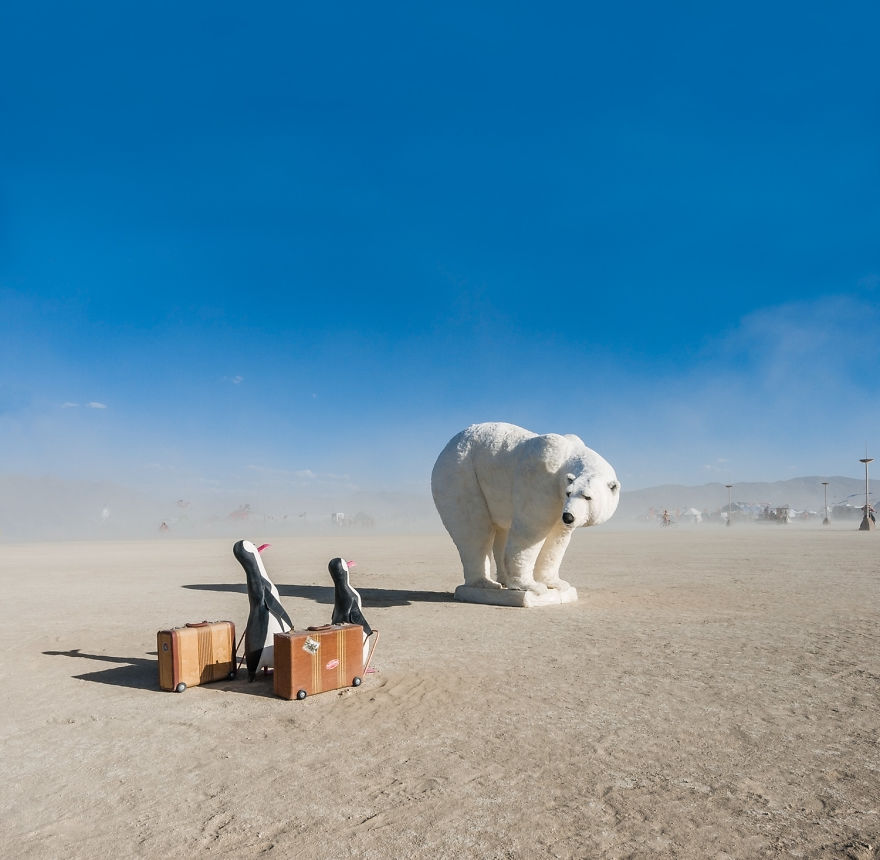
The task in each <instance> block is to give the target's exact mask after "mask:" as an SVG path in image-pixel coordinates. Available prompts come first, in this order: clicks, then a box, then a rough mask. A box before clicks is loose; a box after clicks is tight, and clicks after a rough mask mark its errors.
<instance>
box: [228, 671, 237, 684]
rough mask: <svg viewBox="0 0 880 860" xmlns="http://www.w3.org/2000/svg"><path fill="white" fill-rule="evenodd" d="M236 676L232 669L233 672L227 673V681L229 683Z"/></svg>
mask: <svg viewBox="0 0 880 860" xmlns="http://www.w3.org/2000/svg"><path fill="white" fill-rule="evenodd" d="M236 674H237V673H236V670H235V669H233V670H232V671H231V672H230V673H229V680H230V681H231V680H232V679H233V678H234V677H235V676H236Z"/></svg>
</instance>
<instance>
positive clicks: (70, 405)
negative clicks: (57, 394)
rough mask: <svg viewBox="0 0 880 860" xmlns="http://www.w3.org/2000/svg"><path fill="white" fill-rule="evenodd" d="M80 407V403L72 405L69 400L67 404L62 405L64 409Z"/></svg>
mask: <svg viewBox="0 0 880 860" xmlns="http://www.w3.org/2000/svg"><path fill="white" fill-rule="evenodd" d="M77 406H79V403H71V402H70V401H69V400H68V401H67V402H66V403H62V404H61V408H62V409H74V408H76V407H77Z"/></svg>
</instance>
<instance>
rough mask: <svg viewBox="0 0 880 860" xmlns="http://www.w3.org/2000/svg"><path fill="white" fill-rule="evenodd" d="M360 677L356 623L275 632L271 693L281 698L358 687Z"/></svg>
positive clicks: (360, 651)
mask: <svg viewBox="0 0 880 860" xmlns="http://www.w3.org/2000/svg"><path fill="white" fill-rule="evenodd" d="M363 676H364V628H363V627H361V625H360V624H325V625H324V626H323V627H309V628H308V630H290V631H288V632H287V633H276V634H275V673H274V685H275V695H276V696H281V698H282V699H304V698H305V697H306V696H310V695H312V694H313V693H325V692H327V691H329V690H338V689H340V688H341V687H359V686H360V684H361V681H362V679H363Z"/></svg>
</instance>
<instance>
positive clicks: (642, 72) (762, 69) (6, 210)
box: [0, 0, 880, 496]
mask: <svg viewBox="0 0 880 860" xmlns="http://www.w3.org/2000/svg"><path fill="white" fill-rule="evenodd" d="M3 18H4V23H3V26H2V28H0V33H2V35H0V70H2V76H3V81H4V85H3V87H2V88H0V127H2V129H3V132H2V135H0V311H2V318H0V319H2V322H0V325H2V339H0V360H2V361H0V473H19V474H33V475H44V474H51V475H58V476H61V477H69V478H83V477H87V478H95V477H99V478H102V479H109V480H115V481H118V482H120V483H124V484H130V485H132V486H143V487H150V488H153V489H154V490H158V491H161V492H163V493H165V492H167V493H169V494H170V495H173V496H177V495H178V494H186V493H187V492H194V491H196V490H197V488H199V487H228V488H254V489H255V490H258V489H259V487H260V486H263V485H269V484H271V485H272V486H274V487H276V488H282V489H283V488H284V487H285V486H287V485H290V486H291V487H293V486H294V485H295V486H297V487H299V488H308V487H310V486H311V487H314V488H315V490H316V491H318V490H320V488H321V487H324V488H326V487H333V486H338V487H345V488H353V487H362V488H366V487H371V488H379V489H410V490H419V491H421V490H424V489H425V488H426V487H427V485H428V480H429V475H430V469H431V466H432V464H433V461H434V459H435V457H436V455H437V453H438V452H439V451H440V449H441V448H442V446H443V445H444V444H445V442H446V441H447V439H449V438H450V437H451V436H452V435H453V434H454V433H456V432H457V431H458V430H460V429H461V428H462V427H464V426H466V425H467V424H470V423H472V422H477V421H485V420H506V421H511V422H513V423H517V424H521V425H523V426H526V427H528V428H530V429H533V430H536V431H539V432H562V433H567V432H574V433H578V434H579V435H581V436H582V437H583V439H584V440H585V441H586V442H587V444H588V445H590V446H591V447H594V448H596V449H597V450H598V451H600V452H601V453H602V454H604V455H605V456H606V457H607V458H608V459H609V460H610V461H611V462H612V463H613V464H614V465H615V466H616V468H617V470H618V472H619V474H620V476H621V478H622V481H623V484H624V488H625V489H626V488H627V487H629V488H637V487H645V486H650V485H653V484H659V483H665V482H677V483H693V484H699V483H705V482H707V481H712V480H722V479H723V480H725V481H727V480H732V481H734V482H735V481H737V480H740V481H745V480H776V479H780V478H786V477H792V476H796V475H823V474H824V475H835V474H843V475H853V476H856V477H857V476H859V475H860V474H862V472H861V465H860V464H859V463H858V462H857V461H858V458H859V457H860V456H863V453H864V448H865V445H866V444H867V445H868V447H869V450H870V451H871V452H874V453H877V455H878V456H880V432H878V430H880V421H878V418H880V401H878V381H877V380H878V367H880V365H878V360H880V241H878V239H880V194H878V191H880V181H878V180H880V99H878V96H880V85H878V82H880V74H878V64H877V46H876V34H877V32H880V12H878V7H877V6H876V5H875V4H872V3H867V2H865V3H841V4H836V5H835V6H834V7H833V8H832V7H831V6H829V5H828V4H818V3H797V4H794V3H771V4H751V3H738V4H724V5H721V4H705V3H673V4H640V3H630V4H590V3H577V4H576V3H541V4H537V3H515V2H505V3H480V2H477V3H455V2H452V3H449V2H447V3H443V4H433V5H431V6H428V5H426V4H412V3H385V4H363V3H346V2H341V3H333V4H311V5H309V6H308V7H306V6H305V5H302V4H292V3H262V4H256V5H251V6H246V5H244V4H231V3H224V2H219V3H218V2H212V3H198V2H193V3H184V4H180V3H173V4H172V3H162V2H159V3H154V4H149V5H147V6H144V5H143V4H125V3H118V2H117V3H85V4H66V3H65V4H62V3H48V2H39V0H36V2H33V3H27V4H24V3H21V4H16V6H15V7H12V8H8V9H6V10H5V11H4V13H3Z"/></svg>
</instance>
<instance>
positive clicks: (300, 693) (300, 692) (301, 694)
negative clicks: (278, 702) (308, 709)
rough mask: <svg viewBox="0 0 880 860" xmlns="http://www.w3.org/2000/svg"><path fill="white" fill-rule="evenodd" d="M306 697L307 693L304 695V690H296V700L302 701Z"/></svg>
mask: <svg viewBox="0 0 880 860" xmlns="http://www.w3.org/2000/svg"><path fill="white" fill-rule="evenodd" d="M307 695H308V693H306V691H305V690H297V691H296V697H297V699H304V698H305V697H306V696H307Z"/></svg>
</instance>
